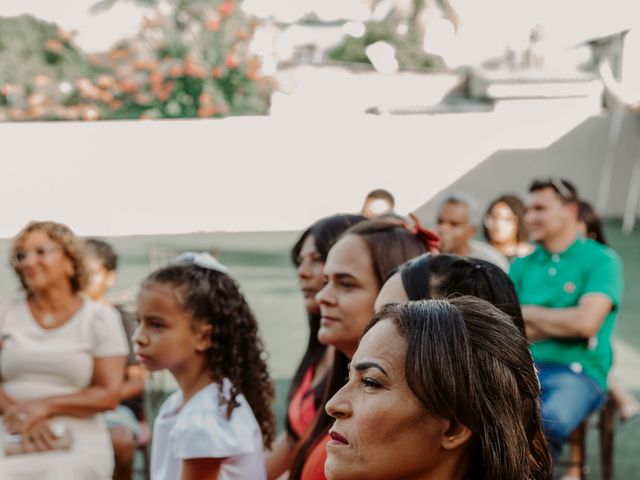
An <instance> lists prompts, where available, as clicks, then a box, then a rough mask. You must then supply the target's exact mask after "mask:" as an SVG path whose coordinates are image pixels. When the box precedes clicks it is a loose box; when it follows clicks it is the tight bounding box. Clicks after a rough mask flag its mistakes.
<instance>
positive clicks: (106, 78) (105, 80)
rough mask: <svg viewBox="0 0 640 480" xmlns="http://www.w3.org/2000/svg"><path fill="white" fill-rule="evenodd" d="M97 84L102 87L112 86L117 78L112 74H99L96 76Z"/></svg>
mask: <svg viewBox="0 0 640 480" xmlns="http://www.w3.org/2000/svg"><path fill="white" fill-rule="evenodd" d="M96 84H97V85H98V86H99V87H102V88H111V87H113V86H114V84H115V78H113V77H112V76H111V75H98V78H96Z"/></svg>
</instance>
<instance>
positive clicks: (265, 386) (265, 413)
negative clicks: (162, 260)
mask: <svg viewBox="0 0 640 480" xmlns="http://www.w3.org/2000/svg"><path fill="white" fill-rule="evenodd" d="M152 283H163V284H170V285H173V286H175V287H176V297H177V301H178V303H179V305H180V306H181V308H183V309H184V310H185V311H187V312H190V313H191V315H192V316H193V319H194V321H195V322H207V323H208V324H210V325H211V326H212V327H213V328H212V333H211V337H212V338H211V339H212V346H211V348H209V350H207V352H206V354H207V356H208V367H209V371H210V372H211V377H212V379H213V381H214V382H216V383H218V384H221V383H222V381H223V380H224V379H225V378H228V379H229V381H230V382H231V385H232V386H231V389H230V390H229V392H228V393H227V394H226V395H225V394H224V393H223V392H222V389H221V393H220V396H221V399H220V400H221V402H222V404H223V405H226V407H227V418H229V417H231V414H232V413H233V410H234V409H235V408H236V407H238V406H239V403H238V402H237V400H236V398H237V396H238V395H239V394H242V395H244V397H245V398H246V399H247V402H249V405H250V406H251V410H252V411H253V414H254V415H255V417H256V420H257V421H258V424H259V425H260V430H261V431H262V438H263V442H264V445H265V447H266V448H269V447H270V446H271V443H272V441H273V439H274V436H275V418H274V415H273V412H272V409H271V406H272V403H273V400H274V398H275V393H274V388H273V383H272V382H271V378H270V377H269V372H268V369H267V363H266V361H265V359H264V346H263V343H262V340H261V339H260V335H259V333H258V324H257V322H256V319H255V317H254V315H253V312H252V311H251V309H250V308H249V305H248V304H247V302H246V300H245V298H244V296H243V295H242V293H241V292H240V288H239V286H238V284H237V283H236V282H235V281H234V280H233V279H232V278H231V277H229V276H228V275H227V274H225V273H222V272H219V271H216V270H211V269H207V268H202V267H199V266H197V265H194V264H181V263H179V264H175V265H169V266H167V267H164V268H161V269H159V270H156V271H155V272H153V273H151V274H150V275H149V276H148V277H147V279H146V280H145V281H144V283H143V287H144V286H145V285H149V284H152Z"/></svg>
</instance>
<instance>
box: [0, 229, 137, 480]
mask: <svg viewBox="0 0 640 480" xmlns="http://www.w3.org/2000/svg"><path fill="white" fill-rule="evenodd" d="M11 259H12V260H11V261H12V265H13V267H14V269H15V271H16V273H17V275H18V278H19V279H20V282H21V283H22V286H23V288H24V290H25V292H26V298H25V299H21V300H16V301H14V302H11V303H10V304H9V305H8V306H7V307H6V308H5V309H3V311H2V312H0V338H2V339H3V341H2V349H1V350H0V414H1V415H3V417H2V419H1V420H0V478H2V479H20V480H25V479H37V480H54V479H55V480H58V479H65V480H66V479H78V480H92V479H96V480H97V479H100V480H106V479H109V478H111V475H112V472H113V451H112V449H111V442H110V440H109V433H108V431H107V428H106V426H105V424H104V421H103V419H102V417H101V416H99V415H96V414H97V413H99V412H102V411H106V410H111V409H113V408H115V407H116V405H117V404H118V399H119V391H120V385H121V383H122V379H123V372H124V368H125V362H126V354H127V351H128V348H127V340H126V336H125V333H124V330H123V328H122V324H121V322H120V319H119V318H118V317H117V315H116V314H115V312H114V311H113V310H112V309H109V308H108V307H106V306H104V305H100V304H98V303H96V302H93V301H91V300H88V299H84V298H83V297H82V296H81V294H80V292H81V291H82V290H83V288H84V287H85V285H86V270H85V262H84V253H83V249H82V243H81V242H80V240H79V239H78V238H77V237H76V236H75V235H74V234H73V233H72V232H71V230H69V228H68V227H66V226H65V225H61V224H58V223H54V222H33V223H30V224H29V225H27V227H26V228H25V229H24V230H22V232H20V233H19V234H18V236H17V237H16V239H15V240H14V242H13V248H12V257H11Z"/></svg>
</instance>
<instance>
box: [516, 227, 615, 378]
mask: <svg viewBox="0 0 640 480" xmlns="http://www.w3.org/2000/svg"><path fill="white" fill-rule="evenodd" d="M509 276H510V277H511V279H512V280H513V283H514V285H515V287H516V292H517V293H518V298H519V299H520V303H521V304H522V305H538V306H541V307H548V308H569V307H575V306H576V305H578V302H579V301H580V298H581V297H582V296H583V295H586V294H588V293H601V294H604V295H606V296H607V297H609V299H610V300H611V303H612V305H613V308H612V309H611V312H609V314H608V315H607V317H606V318H605V320H604V322H603V323H602V326H601V327H600V330H599V331H598V333H597V334H596V336H595V337H594V338H591V339H589V340H584V339H575V340H574V339H570V338H549V339H544V340H540V341H538V342H535V343H533V344H532V345H531V353H532V355H533V358H534V360H535V361H536V362H546V363H556V364H562V365H573V366H576V367H577V368H582V371H583V372H584V373H585V374H586V375H588V376H590V377H591V378H593V379H594V380H596V381H597V382H598V383H599V384H600V386H601V387H602V388H603V389H604V390H606V389H607V374H608V372H609V368H610V367H611V362H612V359H613V352H612V350H611V334H612V332H613V327H614V325H615V320H616V315H617V314H618V309H619V306H620V301H621V299H622V290H623V277H622V262H621V260H620V257H619V256H618V255H617V254H616V253H615V252H614V251H613V250H612V249H610V248H608V247H606V246H604V245H602V244H600V243H598V242H595V241H594V240H590V239H585V238H578V239H577V240H576V241H575V242H574V243H573V244H572V245H571V246H570V247H569V248H567V249H566V250H565V251H564V252H562V253H558V254H554V253H551V252H549V251H547V250H545V249H544V248H542V247H541V246H538V247H537V248H536V249H535V250H534V251H533V252H532V253H531V254H530V255H528V256H526V257H524V258H518V259H516V260H514V262H513V263H512V265H511V270H510V271H509ZM578 364H579V365H580V367H578Z"/></svg>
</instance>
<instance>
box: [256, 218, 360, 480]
mask: <svg viewBox="0 0 640 480" xmlns="http://www.w3.org/2000/svg"><path fill="white" fill-rule="evenodd" d="M363 220H365V218H364V217H362V216H360V215H345V214H336V215H331V216H330V217H325V218H322V219H320V220H318V221H317V222H315V223H314V224H313V225H311V226H310V227H309V228H307V229H306V230H305V231H304V232H302V234H301V235H300V238H299V239H298V241H297V242H296V243H295V245H294V246H293V248H292V249H291V260H292V261H293V264H294V265H295V267H296V273H297V275H298V281H299V284H300V289H301V290H302V294H303V295H304V303H305V307H306V310H307V323H308V325H309V339H308V341H307V349H306V351H305V353H304V355H303V357H302V360H301V361H300V363H299V364H298V368H297V369H296V373H295V374H294V376H293V380H292V381H291V386H290V387H289V394H288V396H287V400H288V403H287V409H286V411H287V415H286V418H285V428H286V430H285V431H284V432H282V433H281V434H280V435H279V436H278V438H277V439H276V441H275V442H274V444H273V446H272V448H271V451H269V452H268V453H267V454H266V464H267V475H268V478H269V479H270V480H274V479H276V478H278V477H280V476H281V475H282V474H283V473H284V472H287V471H288V470H289V468H290V467H291V462H292V459H293V455H294V453H295V448H296V444H297V442H298V441H299V440H300V439H301V438H303V437H304V434H305V432H306V431H307V428H308V427H309V426H310V425H311V423H312V422H313V419H314V418H315V416H316V412H317V410H318V408H319V407H320V408H322V407H323V406H324V404H323V405H320V401H321V397H322V392H323V390H324V386H325V384H326V382H325V379H326V377H327V373H328V372H329V370H330V369H331V364H332V361H333V356H334V352H333V348H332V347H327V346H326V345H323V344H322V343H320V342H319V341H318V330H319V329H320V306H319V305H318V302H316V294H317V293H318V291H320V289H321V288H322V287H323V286H324V275H323V272H322V269H323V268H324V264H325V262H326V261H327V254H328V253H329V250H330V249H331V247H332V246H333V244H334V243H336V241H337V240H338V238H339V237H340V235H341V234H342V233H344V232H345V230H347V229H348V228H349V227H351V226H352V225H355V224H356V223H359V222H361V221H363Z"/></svg>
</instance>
